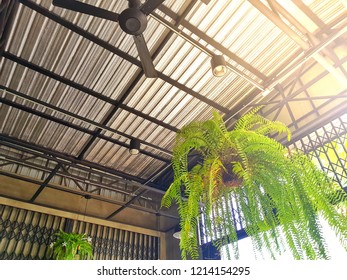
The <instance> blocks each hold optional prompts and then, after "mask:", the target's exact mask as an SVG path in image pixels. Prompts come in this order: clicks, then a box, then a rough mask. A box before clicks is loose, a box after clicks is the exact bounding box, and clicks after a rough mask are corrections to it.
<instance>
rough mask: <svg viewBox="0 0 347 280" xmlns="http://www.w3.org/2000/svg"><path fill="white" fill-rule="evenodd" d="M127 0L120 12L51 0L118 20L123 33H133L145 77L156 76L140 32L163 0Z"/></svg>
mask: <svg viewBox="0 0 347 280" xmlns="http://www.w3.org/2000/svg"><path fill="white" fill-rule="evenodd" d="M128 1H129V8H127V9H125V10H124V11H123V12H121V13H120V14H118V13H114V12H111V11H108V10H105V9H102V8H99V7H96V6H93V5H90V4H86V3H82V2H79V1H77V0H53V5H54V6H57V7H61V8H65V9H69V10H72V11H76V12H80V13H84V14H88V15H92V16H96V17H100V18H104V19H107V20H112V21H116V22H118V23H119V25H120V27H121V29H122V30H123V31H124V32H125V33H127V34H130V35H133V38H134V41H135V45H136V48H137V51H138V54H139V56H140V60H141V64H142V68H143V71H144V73H145V75H146V77H148V78H155V77H157V71H156V70H155V68H154V65H153V61H152V58H151V55H150V53H149V50H148V47H147V44H146V41H145V39H144V37H143V34H142V33H143V32H144V31H145V29H146V27H147V16H148V15H149V14H150V13H151V12H153V11H154V10H155V9H156V8H157V7H158V6H159V5H160V4H161V3H163V2H164V0H147V1H146V2H145V3H143V4H141V2H140V0H128Z"/></svg>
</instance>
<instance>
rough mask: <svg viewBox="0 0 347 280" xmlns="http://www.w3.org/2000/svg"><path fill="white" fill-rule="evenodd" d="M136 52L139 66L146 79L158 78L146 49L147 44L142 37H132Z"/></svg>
mask: <svg viewBox="0 0 347 280" xmlns="http://www.w3.org/2000/svg"><path fill="white" fill-rule="evenodd" d="M133 37H134V41H135V45H136V48H137V51H138V53H139V56H140V60H141V64H142V68H143V71H144V72H145V75H146V77H147V78H156V77H158V75H157V71H156V70H155V68H154V65H153V60H152V57H151V54H150V53H149V50H148V48H147V44H146V42H145V38H144V37H143V35H142V34H141V35H138V36H133Z"/></svg>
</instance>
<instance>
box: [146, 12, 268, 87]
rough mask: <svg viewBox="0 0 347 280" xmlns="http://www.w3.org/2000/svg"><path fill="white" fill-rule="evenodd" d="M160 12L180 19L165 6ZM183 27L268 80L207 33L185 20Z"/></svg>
mask: <svg viewBox="0 0 347 280" xmlns="http://www.w3.org/2000/svg"><path fill="white" fill-rule="evenodd" d="M159 10H160V11H162V12H163V13H165V14H166V15H168V16H169V17H171V18H172V19H173V20H176V19H177V18H178V15H177V14H176V13H174V12H173V11H172V10H170V9H169V8H167V7H166V6H164V5H162V6H160V7H159ZM152 16H153V17H154V16H156V17H157V18H158V19H162V17H159V15H157V14H155V13H153V14H152ZM181 25H182V26H183V27H184V28H186V29H187V30H189V31H190V32H192V33H193V34H195V35H197V36H198V37H199V38H201V39H202V40H204V41H205V42H206V43H208V44H209V45H211V46H212V47H214V48H215V49H216V50H218V51H220V52H221V53H223V54H224V55H225V56H227V57H229V58H231V59H232V60H233V61H235V62H236V63H237V64H239V65H240V66H242V67H243V68H245V69H246V70H248V71H249V72H250V73H252V74H253V75H255V76H257V77H258V78H260V79H261V80H266V79H267V77H266V75H264V74H263V73H262V72H260V71H259V70H258V69H256V68H255V67H253V66H252V65H251V64H249V63H248V62H246V61H245V60H243V59H242V58H240V57H239V56H237V55H236V54H235V53H233V52H231V51H230V50H229V49H228V48H226V47H224V46H223V45H222V44H220V43H219V42H217V41H215V40H214V39H213V38H211V37H209V36H208V35H206V33H204V32H202V31H201V30H200V29H198V28H197V27H195V26H194V25H192V24H191V23H190V22H189V21H187V20H184V19H183V20H182V21H181ZM172 28H174V27H173V26H172ZM176 31H177V32H182V31H181V30H180V29H176ZM190 40H191V41H192V42H195V43H197V42H196V41H195V40H193V39H192V38H190Z"/></svg>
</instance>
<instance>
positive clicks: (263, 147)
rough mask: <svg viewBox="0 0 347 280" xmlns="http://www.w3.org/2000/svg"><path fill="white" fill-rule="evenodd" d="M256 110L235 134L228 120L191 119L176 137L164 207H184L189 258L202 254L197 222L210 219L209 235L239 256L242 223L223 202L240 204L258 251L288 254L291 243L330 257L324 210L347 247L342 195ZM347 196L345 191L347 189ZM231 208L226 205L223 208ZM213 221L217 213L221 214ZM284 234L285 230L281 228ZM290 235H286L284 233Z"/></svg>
mask: <svg viewBox="0 0 347 280" xmlns="http://www.w3.org/2000/svg"><path fill="white" fill-rule="evenodd" d="M257 110H258V109H255V110H253V111H251V112H249V113H247V114H246V115H244V116H243V117H242V118H240V119H239V120H238V121H237V123H236V124H235V126H234V129H233V130H231V131H228V130H227V128H226V126H225V124H224V121H223V119H222V117H221V116H220V115H219V114H217V113H215V114H214V116H213V119H211V120H207V121H203V122H198V121H196V122H192V123H190V124H188V125H187V126H185V127H184V128H182V129H181V130H180V131H179V132H178V133H177V137H176V145H175V147H174V151H173V159H172V166H173V170H174V181H173V183H172V184H171V185H170V187H169V189H168V190H167V192H166V193H165V195H164V197H163V199H162V206H163V207H170V206H171V204H172V203H173V202H176V203H177V205H178V211H179V215H180V218H181V221H180V226H181V229H182V232H181V240H180V248H181V252H182V258H183V259H186V258H187V257H191V258H193V259H197V258H198V257H199V253H198V246H199V244H198V237H197V224H198V219H199V217H200V215H201V214H203V215H204V216H205V221H206V225H205V227H206V230H207V234H208V235H209V236H210V237H211V238H212V239H215V244H216V245H217V246H218V247H219V248H220V247H221V246H223V245H225V244H228V243H230V244H232V246H233V247H232V248H233V249H232V252H229V251H228V256H229V257H230V256H231V253H232V255H233V256H234V257H235V258H238V247H237V234H236V228H235V225H236V222H237V221H236V220H235V217H234V215H232V214H231V213H230V211H227V209H226V208H225V207H224V206H225V204H223V203H224V202H223V201H225V200H226V199H230V198H231V197H233V203H234V204H235V205H237V207H238V208H239V209H240V212H241V215H242V216H243V225H244V227H245V231H246V233H247V234H248V236H250V238H251V239H252V242H253V245H254V249H255V251H260V252H263V251H264V250H265V251H268V252H270V254H271V256H272V257H273V258H275V257H276V255H277V254H280V253H281V246H280V244H281V242H282V241H285V242H286V243H287V244H288V245H289V248H290V250H291V252H292V254H293V256H294V258H295V259H326V258H329V256H328V252H327V247H326V243H325V241H324V239H323V237H322V230H321V226H320V224H319V220H318V215H319V214H321V215H322V216H323V217H324V218H325V219H326V220H327V221H328V223H329V224H330V226H331V227H332V228H333V229H334V230H335V233H336V235H337V236H338V237H339V238H340V241H341V244H342V245H343V246H344V248H346V249H347V243H346V240H347V218H346V217H344V216H343V215H342V214H339V213H338V211H337V210H336V208H335V206H334V205H333V204H332V203H330V202H331V200H332V199H334V195H335V193H336V194H338V195H339V200H340V199H341V192H336V187H335V186H334V184H333V183H332V181H331V180H329V178H328V177H327V176H326V175H325V174H324V173H323V172H321V171H320V170H318V169H317V168H316V167H315V166H314V165H313V164H312V163H311V162H310V161H309V160H308V158H307V157H306V156H305V155H303V154H300V153H291V154H288V150H287V149H285V147H284V146H282V145H281V144H280V143H278V142H277V141H276V140H274V139H272V138H270V137H268V136H267V135H268V134H270V133H275V132H276V133H286V134H287V135H288V139H290V135H291V134H290V131H289V129H288V128H287V127H286V126H285V125H284V124H282V123H280V122H273V121H270V120H267V119H265V118H263V117H262V116H260V115H258V114H257ZM192 151H193V152H194V153H196V154H199V155H200V156H201V159H202V160H201V161H200V162H197V163H196V164H195V165H194V166H193V167H191V166H188V155H190V154H191V152H192ZM343 196H344V199H346V194H345V193H343ZM223 205H224V206H223ZM216 209H218V213H219V215H218V217H217V218H214V216H213V215H212V214H211V213H212V211H217V210H216ZM280 232H281V233H280ZM281 235H282V236H283V238H282V237H281Z"/></svg>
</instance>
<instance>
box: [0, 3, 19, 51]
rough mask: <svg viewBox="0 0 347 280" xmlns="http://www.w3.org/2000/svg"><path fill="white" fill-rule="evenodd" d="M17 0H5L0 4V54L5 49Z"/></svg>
mask: <svg viewBox="0 0 347 280" xmlns="http://www.w3.org/2000/svg"><path fill="white" fill-rule="evenodd" d="M17 8H18V1H17V0H5V1H2V2H1V4H0V56H1V55H2V53H3V52H4V50H5V47H6V44H7V41H8V37H9V36H10V30H11V26H12V24H13V20H14V15H15V13H16V12H17Z"/></svg>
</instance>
